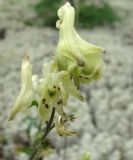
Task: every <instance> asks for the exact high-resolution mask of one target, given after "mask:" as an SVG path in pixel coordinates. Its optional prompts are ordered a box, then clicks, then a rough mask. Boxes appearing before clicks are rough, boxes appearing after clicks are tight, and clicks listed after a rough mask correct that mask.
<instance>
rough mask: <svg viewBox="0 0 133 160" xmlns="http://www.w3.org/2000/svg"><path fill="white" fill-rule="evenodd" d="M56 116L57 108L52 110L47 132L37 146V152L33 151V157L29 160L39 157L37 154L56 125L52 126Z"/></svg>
mask: <svg viewBox="0 0 133 160" xmlns="http://www.w3.org/2000/svg"><path fill="white" fill-rule="evenodd" d="M54 115H55V108H53V109H52V113H51V117H50V120H49V121H48V123H47V126H46V130H45V132H44V134H43V136H42V138H41V139H40V142H39V144H38V145H37V147H36V148H35V150H34V151H33V153H32V155H31V157H30V158H29V160H34V158H35V156H36V155H37V153H38V151H39V149H40V147H41V142H42V141H44V140H45V139H46V137H47V135H48V133H49V132H50V131H51V130H52V129H53V128H54V124H53V125H52V123H53V120H54Z"/></svg>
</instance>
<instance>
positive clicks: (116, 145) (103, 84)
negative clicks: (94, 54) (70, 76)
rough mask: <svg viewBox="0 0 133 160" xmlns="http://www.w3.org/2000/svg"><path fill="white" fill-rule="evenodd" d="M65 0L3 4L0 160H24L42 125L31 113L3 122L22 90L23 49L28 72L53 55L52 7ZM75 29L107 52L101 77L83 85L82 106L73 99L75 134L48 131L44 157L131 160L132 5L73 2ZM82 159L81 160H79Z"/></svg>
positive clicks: (105, 0) (111, 0)
mask: <svg viewBox="0 0 133 160" xmlns="http://www.w3.org/2000/svg"><path fill="white" fill-rule="evenodd" d="M64 2H65V0H0V160H28V157H29V155H30V154H31V151H32V148H31V147H30V146H32V145H33V142H34V141H35V139H36V138H37V137H38V136H39V135H38V132H39V127H40V121H39V119H38V115H37V112H36V108H35V109H33V110H32V111H27V113H24V114H23V113H22V114H19V116H18V117H17V118H16V119H15V120H14V121H13V122H8V121H7V117H8V114H9V112H10V110H11V107H12V106H13V103H14V101H15V99H16V96H17V95H18V93H19V89H20V67H21V60H22V56H23V55H24V52H25V51H27V52H29V54H30V59H31V63H32V64H33V73H34V74H40V73H41V66H42V65H43V63H45V62H47V61H48V60H50V59H51V58H52V55H53V53H54V51H55V48H56V45H57V42H58V34H59V32H58V30H57V29H56V28H55V22H56V20H57V19H58V17H57V9H58V8H59V7H60V6H61V5H63V4H64ZM70 2H71V4H72V5H74V7H75V8H76V28H77V30H78V32H79V34H80V35H81V36H82V37H83V38H84V39H85V40H87V41H89V42H91V43H93V44H96V45H99V46H102V47H104V48H105V50H106V55H105V57H104V58H105V63H106V70H105V74H104V77H103V79H101V80H100V81H98V82H93V83H92V84H90V85H85V86H82V88H81V90H82V92H83V95H84V96H85V97H86V98H87V101H86V102H84V103H81V102H79V101H78V100H75V99H73V98H70V101H69V105H68V110H69V111H70V112H71V113H73V114H77V115H79V117H78V119H77V120H76V121H75V124H74V128H75V129H76V130H78V132H79V134H78V136H75V137H68V138H64V137H59V136H58V135H57V134H56V133H55V131H52V132H51V133H50V135H49V137H48V140H47V144H46V145H44V149H42V151H41V155H42V156H44V158H43V160H80V159H81V160H86V159H83V158H82V155H83V154H84V153H86V152H88V151H89V152H90V154H91V157H92V160H133V18H132V17H133V0H70ZM80 157H81V158H80Z"/></svg>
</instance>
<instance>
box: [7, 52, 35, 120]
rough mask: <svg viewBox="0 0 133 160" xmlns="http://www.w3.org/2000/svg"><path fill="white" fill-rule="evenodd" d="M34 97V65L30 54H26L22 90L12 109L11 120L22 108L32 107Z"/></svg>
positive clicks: (23, 62)
mask: <svg viewBox="0 0 133 160" xmlns="http://www.w3.org/2000/svg"><path fill="white" fill-rule="evenodd" d="M33 98H34V93H33V84H32V66H31V64H30V62H29V56H28V54H25V56H24V58H23V61H22V67H21V90H20V93H19V95H18V97H17V100H16V102H15V104H14V107H13V108H12V110H11V113H10V115H9V120H12V119H13V118H14V117H15V116H16V114H17V113H18V112H20V111H21V110H23V109H26V108H28V107H30V105H31V103H32V101H33Z"/></svg>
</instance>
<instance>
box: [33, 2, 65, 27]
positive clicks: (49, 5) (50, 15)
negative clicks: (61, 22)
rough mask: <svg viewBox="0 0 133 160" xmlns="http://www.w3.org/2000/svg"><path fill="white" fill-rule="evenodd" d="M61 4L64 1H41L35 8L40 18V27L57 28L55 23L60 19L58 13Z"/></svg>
mask: <svg viewBox="0 0 133 160" xmlns="http://www.w3.org/2000/svg"><path fill="white" fill-rule="evenodd" d="M61 4H62V0H56V1H53V0H39V2H38V3H37V4H36V5H35V6H34V9H35V11H36V13H37V16H38V18H39V19H38V23H39V25H41V26H51V27H55V22H56V21H57V19H58V17H57V14H56V11H57V10H58V8H59V7H60V6H61Z"/></svg>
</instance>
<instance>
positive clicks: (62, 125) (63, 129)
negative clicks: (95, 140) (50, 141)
mask: <svg viewBox="0 0 133 160" xmlns="http://www.w3.org/2000/svg"><path fill="white" fill-rule="evenodd" d="M71 119H72V120H73V119H75V117H73V116H72V117H71V116H68V117H64V118H63V117H61V116H59V117H58V119H57V121H56V123H55V128H56V130H57V133H58V134H59V135H60V136H74V135H77V132H76V131H72V130H70V129H68V126H69V121H70V120H71Z"/></svg>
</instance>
